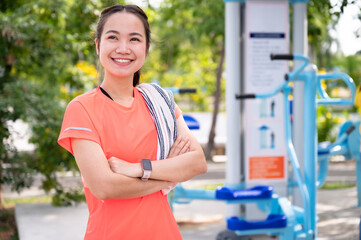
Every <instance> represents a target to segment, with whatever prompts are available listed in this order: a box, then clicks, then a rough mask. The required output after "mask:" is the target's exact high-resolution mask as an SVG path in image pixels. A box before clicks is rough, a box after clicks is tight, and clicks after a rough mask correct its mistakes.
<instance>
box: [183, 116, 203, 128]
mask: <svg viewBox="0 0 361 240" xmlns="http://www.w3.org/2000/svg"><path fill="white" fill-rule="evenodd" d="M183 118H184V121H185V122H186V124H187V126H188V128H189V129H190V130H197V129H199V128H200V125H199V122H198V121H197V120H196V119H195V118H194V117H192V116H190V115H186V114H184V115H183Z"/></svg>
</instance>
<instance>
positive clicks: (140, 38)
mask: <svg viewBox="0 0 361 240" xmlns="http://www.w3.org/2000/svg"><path fill="white" fill-rule="evenodd" d="M95 43H96V49H97V54H98V56H99V59H100V63H101V64H102V65H103V67H104V70H105V75H106V76H107V74H110V75H112V76H114V77H120V78H128V77H129V78H130V79H133V74H134V73H135V72H136V71H138V70H139V69H140V68H141V67H142V66H143V64H144V61H145V58H146V55H147V46H146V35H145V29H144V26H143V23H142V21H141V20H140V19H139V18H138V17H137V16H135V15H134V14H131V13H127V12H118V13H114V14H113V15H111V16H109V17H108V19H107V21H106V23H105V24H104V28H103V32H102V35H101V38H100V43H99V42H98V41H97V40H96V42H95Z"/></svg>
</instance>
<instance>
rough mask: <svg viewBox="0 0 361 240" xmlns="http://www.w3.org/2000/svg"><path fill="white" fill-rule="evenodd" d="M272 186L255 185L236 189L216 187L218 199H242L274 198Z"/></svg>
mask: <svg viewBox="0 0 361 240" xmlns="http://www.w3.org/2000/svg"><path fill="white" fill-rule="evenodd" d="M272 193H273V189H272V187H271V186H255V187H252V188H248V189H242V190H239V189H238V190H236V189H231V188H227V187H220V188H217V189H216V199H219V200H241V199H267V198H272Z"/></svg>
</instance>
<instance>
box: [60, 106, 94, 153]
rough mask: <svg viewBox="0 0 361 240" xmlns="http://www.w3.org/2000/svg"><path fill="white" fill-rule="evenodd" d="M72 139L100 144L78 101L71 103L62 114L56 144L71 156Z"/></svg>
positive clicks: (90, 120) (92, 125)
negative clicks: (61, 122)
mask: <svg viewBox="0 0 361 240" xmlns="http://www.w3.org/2000/svg"><path fill="white" fill-rule="evenodd" d="M72 138H81V139H86V140H91V141H94V142H97V143H99V144H100V138H99V134H98V132H97V131H96V129H95V127H94V124H93V121H92V119H91V117H90V116H89V113H88V112H87V111H86V109H85V108H84V106H83V105H82V104H81V103H80V102H78V101H74V100H73V101H71V102H70V103H69V104H68V106H67V108H66V110H65V114H64V119H63V124H62V126H61V131H60V135H59V138H58V144H59V145H60V146H62V147H63V148H65V149H66V150H68V151H69V152H70V153H72V154H73V149H72V146H71V139H72Z"/></svg>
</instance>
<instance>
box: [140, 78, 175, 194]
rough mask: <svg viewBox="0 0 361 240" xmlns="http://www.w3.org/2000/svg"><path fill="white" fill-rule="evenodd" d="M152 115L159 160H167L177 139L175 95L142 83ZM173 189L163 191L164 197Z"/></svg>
mask: <svg viewBox="0 0 361 240" xmlns="http://www.w3.org/2000/svg"><path fill="white" fill-rule="evenodd" d="M137 89H138V90H139V92H140V93H141V94H142V96H143V98H144V100H145V103H146V105H147V107H148V109H149V112H150V114H151V115H152V118H153V121H154V124H155V127H156V130H157V136H158V148H157V160H162V159H165V158H166V157H167V156H168V154H169V150H170V148H171V147H172V145H173V143H174V142H175V140H176V139H177V119H176V116H175V112H174V107H175V102H174V98H173V93H172V92H171V91H167V90H164V89H162V88H161V87H160V86H159V85H157V84H155V83H142V84H140V85H138V86H137ZM172 189H173V188H170V189H163V190H162V193H163V195H166V194H168V193H169V192H170V191H171V190H172Z"/></svg>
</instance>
